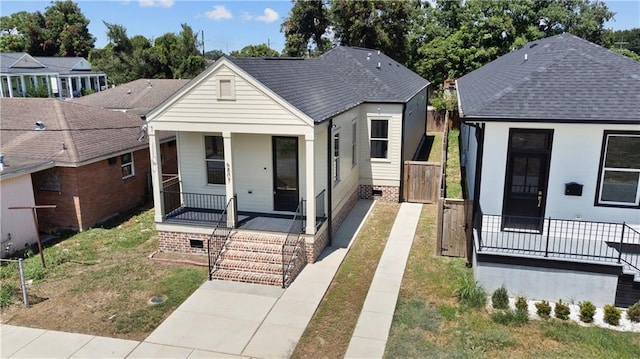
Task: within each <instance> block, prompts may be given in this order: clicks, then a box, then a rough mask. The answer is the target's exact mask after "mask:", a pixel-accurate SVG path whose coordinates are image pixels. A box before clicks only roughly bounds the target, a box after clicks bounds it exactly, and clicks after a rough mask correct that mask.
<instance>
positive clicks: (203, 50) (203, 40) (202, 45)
mask: <svg viewBox="0 0 640 359" xmlns="http://www.w3.org/2000/svg"><path fill="white" fill-rule="evenodd" d="M200 31H202V57H203V58H204V30H200Z"/></svg>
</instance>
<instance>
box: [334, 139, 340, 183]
mask: <svg viewBox="0 0 640 359" xmlns="http://www.w3.org/2000/svg"><path fill="white" fill-rule="evenodd" d="M338 182H340V132H334V134H333V183H338Z"/></svg>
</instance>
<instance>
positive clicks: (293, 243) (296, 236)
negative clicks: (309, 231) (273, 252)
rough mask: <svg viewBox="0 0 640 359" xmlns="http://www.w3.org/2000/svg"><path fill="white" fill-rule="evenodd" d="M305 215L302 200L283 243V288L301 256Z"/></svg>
mask: <svg viewBox="0 0 640 359" xmlns="http://www.w3.org/2000/svg"><path fill="white" fill-rule="evenodd" d="M303 214H304V200H301V201H300V203H299V204H298V208H296V213H295V214H294V215H293V219H292V221H291V227H289V232H288V233H287V238H286V239H285V241H284V243H282V288H286V286H287V278H288V277H290V276H292V275H293V273H292V272H293V269H294V264H295V263H294V261H295V259H296V258H298V257H299V256H300V253H298V251H299V250H300V248H302V246H301V245H300V238H301V236H300V235H301V234H302V231H303V230H304V216H303Z"/></svg>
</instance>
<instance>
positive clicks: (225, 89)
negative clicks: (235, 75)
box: [220, 79, 233, 98]
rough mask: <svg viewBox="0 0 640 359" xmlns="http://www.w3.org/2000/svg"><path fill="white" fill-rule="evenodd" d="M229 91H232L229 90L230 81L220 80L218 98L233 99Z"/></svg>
mask: <svg viewBox="0 0 640 359" xmlns="http://www.w3.org/2000/svg"><path fill="white" fill-rule="evenodd" d="M231 91H232V90H231V80H228V79H220V97H221V98H230V97H233V93H232V92H231Z"/></svg>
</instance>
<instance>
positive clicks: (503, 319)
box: [491, 309, 529, 326]
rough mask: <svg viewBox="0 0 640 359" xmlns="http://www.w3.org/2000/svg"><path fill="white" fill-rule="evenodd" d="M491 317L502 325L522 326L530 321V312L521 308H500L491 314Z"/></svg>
mask: <svg viewBox="0 0 640 359" xmlns="http://www.w3.org/2000/svg"><path fill="white" fill-rule="evenodd" d="M491 319H492V320H493V321H494V322H496V323H498V324H502V325H507V326H520V325H523V324H526V323H528V322H529V313H526V312H523V311H520V310H511V309H507V310H500V311H497V312H494V313H492V314H491Z"/></svg>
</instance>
